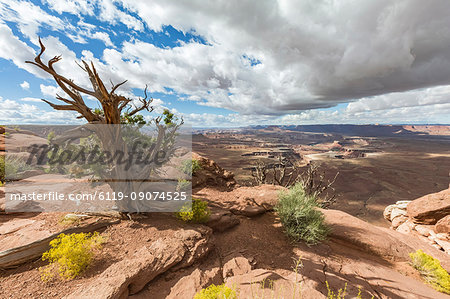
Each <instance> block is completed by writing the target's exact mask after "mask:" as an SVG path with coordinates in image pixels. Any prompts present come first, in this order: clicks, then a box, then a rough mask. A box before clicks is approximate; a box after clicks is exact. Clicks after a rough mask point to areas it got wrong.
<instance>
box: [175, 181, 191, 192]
mask: <svg viewBox="0 0 450 299" xmlns="http://www.w3.org/2000/svg"><path fill="white" fill-rule="evenodd" d="M191 186H192V185H191V182H190V181H188V180H184V179H179V180H178V184H177V188H176V190H177V191H178V192H183V191H187V190H189V188H191Z"/></svg>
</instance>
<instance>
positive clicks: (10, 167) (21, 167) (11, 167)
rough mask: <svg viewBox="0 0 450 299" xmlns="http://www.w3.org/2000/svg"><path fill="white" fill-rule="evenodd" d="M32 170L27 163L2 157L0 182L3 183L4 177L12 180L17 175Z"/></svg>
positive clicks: (12, 157) (17, 158) (20, 159)
mask: <svg viewBox="0 0 450 299" xmlns="http://www.w3.org/2000/svg"><path fill="white" fill-rule="evenodd" d="M31 169H33V168H32V167H31V166H30V165H28V164H27V162H26V161H25V160H24V159H22V158H19V157H14V156H11V155H6V156H2V159H1V160H0V180H2V181H5V179H6V176H8V179H9V178H14V176H15V175H16V174H18V173H21V172H24V171H27V170H31Z"/></svg>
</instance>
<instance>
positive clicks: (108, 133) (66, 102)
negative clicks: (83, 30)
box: [26, 39, 183, 211]
mask: <svg viewBox="0 0 450 299" xmlns="http://www.w3.org/2000/svg"><path fill="white" fill-rule="evenodd" d="M39 44H40V47H41V50H40V52H39V54H38V55H37V56H36V57H35V59H34V61H26V63H30V64H33V65H35V66H37V67H38V68H40V69H41V70H43V71H44V72H46V73H48V74H50V75H51V76H52V77H53V79H54V80H55V82H56V84H57V85H58V86H59V87H60V88H61V89H62V90H63V91H64V92H65V93H66V94H67V95H68V98H66V97H63V96H61V95H59V94H57V95H56V99H57V100H58V101H60V102H62V103H61V104H54V103H52V102H49V101H47V100H44V99H43V101H44V102H45V103H47V104H49V105H50V106H51V107H52V108H53V109H55V110H62V111H75V112H78V113H79V115H78V116H77V118H80V119H81V118H84V119H85V120H86V121H87V122H88V124H86V125H84V126H83V127H84V129H88V130H92V131H95V133H96V135H97V136H98V137H99V139H100V142H101V145H102V148H103V149H112V148H113V149H114V150H116V151H121V152H123V153H124V154H125V155H127V154H128V153H129V149H128V144H127V143H126V142H125V141H124V140H123V138H122V135H121V129H120V126H112V127H115V129H111V128H107V127H108V126H93V125H103V124H104V125H119V124H121V121H122V117H121V116H122V114H126V115H127V116H133V115H136V114H138V113H139V112H141V111H149V112H151V111H153V107H152V106H151V103H152V101H153V99H152V98H150V99H149V98H148V97H147V87H146V88H145V90H144V95H145V97H144V98H141V99H139V102H140V105H139V106H133V103H132V99H130V98H127V97H124V96H121V95H119V94H117V93H116V91H117V89H118V88H119V87H120V86H122V85H123V84H125V83H126V82H127V81H126V80H125V81H123V82H120V83H118V84H113V83H112V82H111V84H112V86H111V89H110V90H109V91H108V89H107V88H106V86H105V84H104V83H103V81H102V79H101V78H100V76H99V74H98V73H97V70H96V69H95V67H94V64H93V63H92V62H91V63H90V64H88V63H87V62H86V61H84V60H82V65H79V66H80V67H81V68H82V69H83V71H85V72H86V73H87V75H88V77H89V80H90V83H91V85H92V89H86V88H84V87H81V86H79V85H77V84H75V82H74V81H73V80H71V79H68V78H66V77H65V76H62V75H61V74H58V72H57V71H56V70H55V69H54V67H53V66H54V64H55V63H57V62H58V61H60V60H61V56H55V57H53V58H52V59H50V60H49V61H48V62H47V63H44V62H43V61H42V59H41V57H42V54H43V53H44V52H45V46H44V44H43V43H42V41H41V40H40V39H39ZM82 95H85V96H86V95H87V96H92V97H94V98H95V99H97V101H98V103H99V104H100V105H101V107H102V111H103V113H95V112H94V111H93V110H92V109H91V108H89V107H88V106H87V105H86V103H85V101H84V99H83V96H82ZM161 120H162V118H161V117H158V118H156V119H154V124H155V125H156V130H157V135H156V138H155V143H154V147H153V149H152V152H151V158H153V157H154V156H155V155H157V154H158V152H159V151H167V152H169V154H170V151H172V153H173V150H174V149H173V148H171V146H172V145H173V141H174V138H175V136H176V132H177V130H178V128H179V127H180V126H181V125H182V124H183V121H182V120H181V121H180V122H179V123H178V124H172V125H171V126H167V125H165V124H164V123H163V122H161ZM62 139H64V137H62ZM59 140H61V138H60V139H59ZM154 171H155V169H154V167H152V166H149V165H147V166H146V167H142V165H133V166H132V168H131V169H124V165H119V164H116V165H112V167H111V177H112V178H115V181H114V182H108V183H109V184H110V186H111V188H112V189H113V190H114V191H120V192H123V193H125V194H126V193H130V192H132V191H133V192H140V191H143V190H142V188H144V185H145V184H144V183H145V180H143V181H142V180H130V178H129V174H130V173H132V174H134V176H135V177H139V178H148V177H150V175H151V174H152V172H154ZM125 204H129V202H128V203H125ZM119 209H121V210H124V211H129V210H130V209H131V210H133V211H134V210H135V208H133V207H130V206H121V207H119Z"/></svg>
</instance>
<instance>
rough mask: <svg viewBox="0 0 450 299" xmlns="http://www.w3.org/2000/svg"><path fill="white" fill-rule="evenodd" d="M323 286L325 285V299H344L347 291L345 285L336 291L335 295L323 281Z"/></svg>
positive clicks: (326, 282)
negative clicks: (326, 291)
mask: <svg viewBox="0 0 450 299" xmlns="http://www.w3.org/2000/svg"><path fill="white" fill-rule="evenodd" d="M325 284H326V285H327V290H328V294H327V299H345V294H346V293H345V292H346V291H347V283H345V285H344V288H343V289H339V290H337V292H336V293H335V292H334V291H333V290H332V289H331V288H330V285H329V284H328V281H325Z"/></svg>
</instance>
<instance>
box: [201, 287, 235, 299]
mask: <svg viewBox="0 0 450 299" xmlns="http://www.w3.org/2000/svg"><path fill="white" fill-rule="evenodd" d="M194 299H237V294H236V291H235V290H233V289H231V288H229V287H227V286H225V284H221V285H214V284H212V285H210V286H209V287H207V288H205V289H203V290H201V291H200V292H198V293H197V294H195V296H194Z"/></svg>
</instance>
